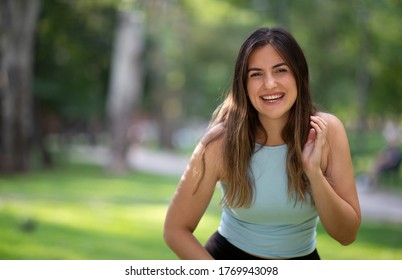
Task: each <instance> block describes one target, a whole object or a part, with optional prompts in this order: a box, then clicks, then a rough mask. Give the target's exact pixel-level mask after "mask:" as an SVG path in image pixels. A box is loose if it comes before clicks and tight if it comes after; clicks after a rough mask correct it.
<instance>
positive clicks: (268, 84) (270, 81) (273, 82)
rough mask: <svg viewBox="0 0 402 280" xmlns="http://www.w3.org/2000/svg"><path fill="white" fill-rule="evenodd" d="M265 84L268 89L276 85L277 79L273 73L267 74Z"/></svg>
mask: <svg viewBox="0 0 402 280" xmlns="http://www.w3.org/2000/svg"><path fill="white" fill-rule="evenodd" d="M264 84H265V88H266V89H272V88H275V87H276V80H275V78H274V77H273V76H272V75H265V77H264Z"/></svg>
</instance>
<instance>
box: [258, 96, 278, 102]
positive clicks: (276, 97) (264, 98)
mask: <svg viewBox="0 0 402 280" xmlns="http://www.w3.org/2000/svg"><path fill="white" fill-rule="evenodd" d="M282 96H283V95H281V94H275V95H269V96H262V97H261V98H262V99H263V100H265V101H271V102H273V101H276V100H278V99H279V98H281V97H282Z"/></svg>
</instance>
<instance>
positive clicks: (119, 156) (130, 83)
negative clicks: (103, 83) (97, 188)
mask: <svg viewBox="0 0 402 280" xmlns="http://www.w3.org/2000/svg"><path fill="white" fill-rule="evenodd" d="M144 38H145V36H144V19H143V15H142V14H141V13H139V12H130V11H123V10H121V11H120V12H119V22H118V24H117V29H116V37H115V40H114V51H113V57H112V59H113V64H112V68H111V79H110V86H109V96H108V99H107V104H106V105H107V113H108V124H109V133H110V134H109V135H110V141H111V145H110V159H109V163H108V169H109V171H111V172H114V173H116V172H117V173H119V172H122V171H126V170H127V169H128V164H127V159H126V157H127V151H128V149H129V147H130V144H131V143H130V141H129V138H128V131H129V128H130V126H131V125H132V121H133V117H134V108H135V105H137V101H138V100H139V97H140V94H141V93H142V90H143V51H144V44H145V43H144V41H145V40H144Z"/></svg>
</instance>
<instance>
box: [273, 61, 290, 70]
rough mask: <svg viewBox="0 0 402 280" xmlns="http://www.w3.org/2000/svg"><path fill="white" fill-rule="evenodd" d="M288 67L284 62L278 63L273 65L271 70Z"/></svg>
mask: <svg viewBox="0 0 402 280" xmlns="http://www.w3.org/2000/svg"><path fill="white" fill-rule="evenodd" d="M284 65H285V66H288V65H287V64H286V63H285V62H281V63H278V64H275V65H274V66H272V69H275V68H278V67H281V66H284Z"/></svg>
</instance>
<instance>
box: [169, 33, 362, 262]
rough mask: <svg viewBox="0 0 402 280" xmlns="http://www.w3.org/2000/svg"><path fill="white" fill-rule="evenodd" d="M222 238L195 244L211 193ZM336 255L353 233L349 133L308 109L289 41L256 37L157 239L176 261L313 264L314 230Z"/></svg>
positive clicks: (301, 60)
mask: <svg viewBox="0 0 402 280" xmlns="http://www.w3.org/2000/svg"><path fill="white" fill-rule="evenodd" d="M217 182H220V184H221V187H222V192H223V198H222V205H223V211H222V217H221V222H220V225H219V228H218V230H217V232H216V233H215V234H213V235H212V236H211V238H210V239H209V240H208V242H207V244H206V245H205V247H204V246H203V245H202V244H201V243H200V242H199V241H198V240H197V239H196V237H195V236H194V235H193V232H194V230H195V229H196V227H197V224H198V222H199V221H200V219H201V217H202V216H203V214H204V212H205V210H206V209H207V207H208V205H209V202H210V200H211V198H212V195H213V192H214V189H215V186H216V184H217ZM318 218H319V219H320V221H321V223H322V225H323V226H324V228H325V230H326V231H327V232H328V233H329V235H330V236H332V237H333V238H334V239H335V240H337V241H338V242H340V243H341V244H343V245H348V244H350V243H352V242H353V241H354V240H355V238H356V236H357V232H358V229H359V226H360V219H361V217H360V206H359V201H358V197H357V192H356V187H355V183H354V174H353V167H352V160H351V156H350V149H349V144H348V139H347V135H346V132H345V130H344V127H343V125H342V123H341V122H340V121H339V120H338V119H337V118H336V117H335V116H333V115H331V114H328V113H323V112H318V111H317V110H316V109H315V108H314V106H313V104H312V100H311V96H310V90H309V74H308V66H307V62H306V59H305V57H304V54H303V52H302V50H301V48H300V46H299V45H298V43H297V42H296V41H295V39H294V38H293V36H292V35H291V34H290V33H288V32H287V31H286V30H284V29H281V28H260V29H258V30H256V31H255V32H254V33H252V34H251V35H250V37H249V38H247V40H246V41H245V42H244V43H243V45H242V47H241V49H240V51H239V54H238V57H237V61H236V65H235V71H234V78H233V84H232V89H231V91H230V92H229V93H228V95H227V98H226V99H225V101H224V103H223V104H222V106H220V108H218V109H217V112H216V113H215V114H214V117H213V120H212V122H211V125H210V129H209V130H208V132H207V133H206V135H205V136H204V137H203V139H202V140H201V141H200V143H199V144H198V146H197V147H196V149H195V151H194V153H193V156H192V158H191V160H190V163H189V164H188V166H187V169H186V171H185V172H184V174H183V176H182V178H181V180H180V183H179V185H178V188H177V190H176V193H175V195H174V197H173V199H172V202H171V204H170V207H169V210H168V212H167V216H166V221H165V227H164V238H165V241H166V243H167V244H168V246H169V247H170V248H171V249H172V250H173V251H174V252H175V253H176V254H177V256H178V257H179V258H181V259H319V255H318V253H317V250H316V226H317V223H318Z"/></svg>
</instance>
